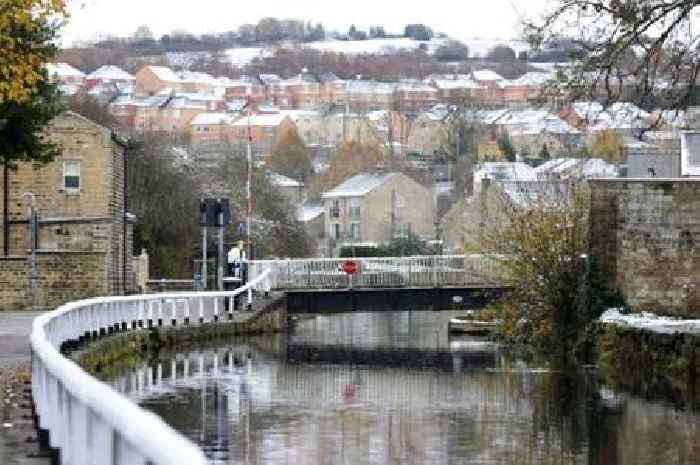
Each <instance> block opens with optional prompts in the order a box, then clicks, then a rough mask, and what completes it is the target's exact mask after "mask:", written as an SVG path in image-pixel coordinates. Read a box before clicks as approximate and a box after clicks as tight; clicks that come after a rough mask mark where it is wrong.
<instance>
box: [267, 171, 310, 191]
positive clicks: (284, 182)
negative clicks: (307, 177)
mask: <svg viewBox="0 0 700 465" xmlns="http://www.w3.org/2000/svg"><path fill="white" fill-rule="evenodd" d="M267 177H268V179H269V180H270V182H271V183H272V185H273V186H276V187H304V183H303V182H299V181H297V180H294V179H292V178H290V177H288V176H285V175H283V174H280V173H276V172H274V171H268V172H267Z"/></svg>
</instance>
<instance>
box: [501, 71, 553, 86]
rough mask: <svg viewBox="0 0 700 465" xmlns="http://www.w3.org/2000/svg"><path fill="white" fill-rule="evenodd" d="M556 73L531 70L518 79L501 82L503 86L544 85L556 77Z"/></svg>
mask: <svg viewBox="0 0 700 465" xmlns="http://www.w3.org/2000/svg"><path fill="white" fill-rule="evenodd" d="M554 77H555V76H554V74H552V73H542V72H535V71H531V72H528V73H525V74H523V75H522V76H520V77H519V78H518V79H505V80H503V81H501V82H500V83H499V86H501V87H514V86H543V85H544V84H546V83H547V82H549V81H551V80H552V79H554Z"/></svg>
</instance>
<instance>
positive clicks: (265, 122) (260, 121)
mask: <svg viewBox="0 0 700 465" xmlns="http://www.w3.org/2000/svg"><path fill="white" fill-rule="evenodd" d="M287 117H288V116H287V115H285V114H282V113H273V114H270V115H251V116H250V117H247V116H244V117H243V118H240V119H239V120H238V121H236V122H235V123H233V126H234V127H246V126H248V125H249V124H250V125H251V126H263V127H277V126H279V125H280V124H281V123H282V121H284V119H285V118H287Z"/></svg>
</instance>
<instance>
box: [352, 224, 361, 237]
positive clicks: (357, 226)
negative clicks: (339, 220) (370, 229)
mask: <svg viewBox="0 0 700 465" xmlns="http://www.w3.org/2000/svg"><path fill="white" fill-rule="evenodd" d="M350 239H352V240H354V241H359V240H360V223H351V224H350Z"/></svg>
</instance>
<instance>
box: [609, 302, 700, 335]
mask: <svg viewBox="0 0 700 465" xmlns="http://www.w3.org/2000/svg"><path fill="white" fill-rule="evenodd" d="M600 321H601V322H603V323H612V324H617V325H622V326H628V327H630V328H637V329H646V330H649V331H654V332H657V333H668V334H673V333H696V334H700V320H680V319H677V318H672V317H667V316H659V315H655V314H654V313H648V312H642V313H631V314H628V315H623V314H622V313H621V312H620V310H619V309H617V308H611V309H609V310H607V311H606V312H605V313H603V315H601V317H600Z"/></svg>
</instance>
